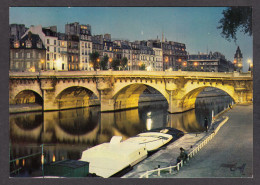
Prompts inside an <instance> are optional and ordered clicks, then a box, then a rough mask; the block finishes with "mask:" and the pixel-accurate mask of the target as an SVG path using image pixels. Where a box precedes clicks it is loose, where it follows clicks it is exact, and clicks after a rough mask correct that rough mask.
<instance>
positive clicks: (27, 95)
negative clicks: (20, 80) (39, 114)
mask: <svg viewBox="0 0 260 185" xmlns="http://www.w3.org/2000/svg"><path fill="white" fill-rule="evenodd" d="M11 101H12V102H11V104H31V103H36V104H40V105H43V98H42V95H41V94H39V93H38V92H36V91H34V90H31V89H24V90H21V91H19V92H18V93H17V94H16V95H15V96H14V98H13V100H11Z"/></svg>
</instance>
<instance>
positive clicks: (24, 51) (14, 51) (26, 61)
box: [9, 32, 46, 72]
mask: <svg viewBox="0 0 260 185" xmlns="http://www.w3.org/2000/svg"><path fill="white" fill-rule="evenodd" d="M10 47H11V48H10V67H9V69H10V71H16V72H18V71H19V72H35V71H40V70H45V63H46V60H45V59H46V58H45V56H46V49H45V47H44V44H43V41H42V40H41V38H40V37H39V35H36V34H32V33H31V32H29V33H28V35H26V36H25V37H23V38H22V39H21V40H19V41H18V40H17V41H14V42H12V43H11V45H10Z"/></svg>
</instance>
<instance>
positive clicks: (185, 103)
mask: <svg viewBox="0 0 260 185" xmlns="http://www.w3.org/2000/svg"><path fill="white" fill-rule="evenodd" d="M207 87H212V88H215V89H219V90H222V91H223V92H225V93H227V94H228V95H229V96H230V97H231V98H232V99H233V101H234V102H236V93H235V89H234V87H231V86H229V85H220V86H217V87H216V86H211V85H204V84H203V85H198V86H197V87H195V86H194V87H193V88H186V91H185V92H184V93H183V94H182V96H181V101H180V102H179V104H178V105H175V106H178V107H179V108H180V107H181V109H182V110H184V111H185V110H189V109H192V108H195V102H196V99H197V97H198V95H199V94H200V93H201V92H202V91H203V90H204V89H205V88H207Z"/></svg>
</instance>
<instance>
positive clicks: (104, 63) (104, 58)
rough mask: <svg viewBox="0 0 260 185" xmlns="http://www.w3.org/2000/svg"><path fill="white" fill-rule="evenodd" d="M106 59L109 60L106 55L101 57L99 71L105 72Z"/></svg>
mask: <svg viewBox="0 0 260 185" xmlns="http://www.w3.org/2000/svg"><path fill="white" fill-rule="evenodd" d="M108 59H109V58H108V56H107V55H105V56H104V57H103V59H102V61H101V62H100V66H101V70H107V63H108Z"/></svg>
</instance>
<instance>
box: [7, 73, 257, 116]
mask: <svg viewBox="0 0 260 185" xmlns="http://www.w3.org/2000/svg"><path fill="white" fill-rule="evenodd" d="M9 77H10V80H9V102H10V104H19V103H35V101H36V100H37V101H39V102H43V103H42V104H43V110H46V111H49V110H61V109H70V108H78V107H87V106H90V101H91V98H92V97H93V96H95V97H97V98H98V99H99V101H100V105H101V111H102V112H106V111H115V110H123V109H130V108H136V107H138V102H139V97H140V95H141V94H142V93H143V91H144V90H145V89H146V88H147V87H148V86H149V87H152V88H154V89H156V90H158V91H159V92H160V93H161V94H162V95H163V96H164V97H165V99H166V100H167V102H168V104H169V109H168V111H169V112H170V113H178V112H184V111H187V110H190V109H193V108H195V101H196V97H197V96H198V94H199V93H200V92H201V91H202V90H203V89H204V88H206V87H215V88H218V89H221V90H223V91H224V92H226V93H228V94H229V95H230V96H231V97H232V98H233V99H234V101H235V102H236V103H244V102H249V101H252V96H253V93H252V92H253V80H252V76H251V73H238V72H234V73H223V72H222V73H216V72H187V71H167V72H165V71H151V72H150V71H149V72H147V71H75V72H74V71H73V72H71V71H68V72H56V71H41V72H37V73H28V72H27V73H22V72H20V73H12V72H11V73H10V74H9Z"/></svg>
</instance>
